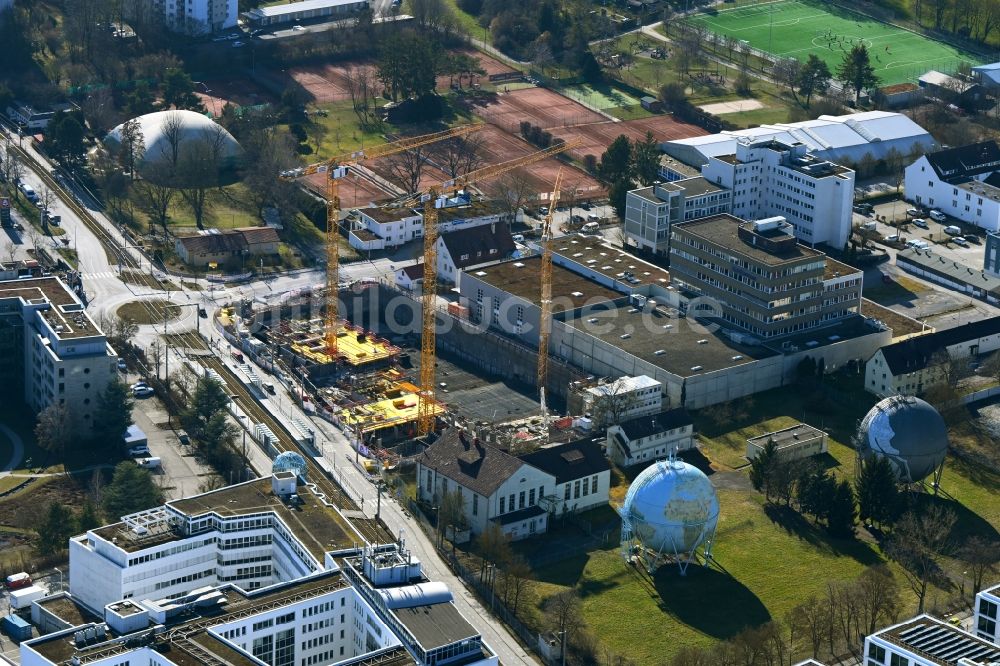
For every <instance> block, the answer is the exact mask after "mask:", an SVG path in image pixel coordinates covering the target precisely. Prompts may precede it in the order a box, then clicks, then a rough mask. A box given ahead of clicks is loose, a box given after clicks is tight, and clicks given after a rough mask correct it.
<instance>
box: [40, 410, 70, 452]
mask: <svg viewBox="0 0 1000 666" xmlns="http://www.w3.org/2000/svg"><path fill="white" fill-rule="evenodd" d="M72 436H73V431H72V426H71V424H70V418H69V410H68V409H67V408H66V405H63V404H61V403H55V402H54V403H52V404H51V405H49V406H48V407H46V408H45V409H43V410H42V411H40V412H38V421H37V423H36V424H35V439H36V440H37V441H38V446H40V447H41V448H43V449H44V450H46V451H48V452H49V453H53V454H56V455H59V454H61V453H62V452H63V451H64V450H65V449H66V447H67V446H68V445H69V443H70V439H71V438H72Z"/></svg>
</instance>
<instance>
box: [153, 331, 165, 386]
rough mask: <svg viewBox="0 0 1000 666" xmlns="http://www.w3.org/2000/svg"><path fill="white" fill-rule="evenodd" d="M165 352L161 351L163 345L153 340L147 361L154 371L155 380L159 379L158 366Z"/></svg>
mask: <svg viewBox="0 0 1000 666" xmlns="http://www.w3.org/2000/svg"><path fill="white" fill-rule="evenodd" d="M164 352H165V350H164V349H163V344H161V343H160V341H159V340H153V344H151V345H150V346H149V360H150V362H151V363H152V364H153V369H154V370H155V371H156V378H157V379H159V378H160V365H161V364H162V363H163V355H164Z"/></svg>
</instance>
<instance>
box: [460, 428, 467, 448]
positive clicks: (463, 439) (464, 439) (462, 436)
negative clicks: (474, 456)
mask: <svg viewBox="0 0 1000 666" xmlns="http://www.w3.org/2000/svg"><path fill="white" fill-rule="evenodd" d="M458 440H459V441H460V442H462V448H464V449H465V450H466V451H468V450H469V439H468V437H466V436H465V429H464V428H463V429H462V430H459V431H458Z"/></svg>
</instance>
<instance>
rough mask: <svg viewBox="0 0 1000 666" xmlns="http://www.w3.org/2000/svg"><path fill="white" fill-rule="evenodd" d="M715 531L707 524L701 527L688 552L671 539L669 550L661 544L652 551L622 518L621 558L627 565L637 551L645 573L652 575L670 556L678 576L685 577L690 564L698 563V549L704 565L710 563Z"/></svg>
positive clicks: (667, 561) (665, 545)
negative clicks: (679, 547)
mask: <svg viewBox="0 0 1000 666" xmlns="http://www.w3.org/2000/svg"><path fill="white" fill-rule="evenodd" d="M715 529H716V528H715V527H712V528H711V529H709V525H708V524H705V525H703V526H702V528H701V534H699V535H698V539H697V540H696V541H695V542H694V545H693V546H692V547H691V549H690V550H686V551H682V550H679V549H678V548H677V544H676V543H675V542H674V541H673V539H671V540H670V548H669V549H668V548H667V544H663V546H662V547H661V548H659V549H653V548H649V547H648V546H646V545H645V544H644V543H643V542H642V539H641V538H639V537H638V536H636V534H635V533H634V532H633V531H632V525H631V523H630V521H629V520H628V518H626V517H625V516H622V536H621V550H622V558H623V559H624V560H625V562H626V563H629V562H631V561H632V557H633V556H636V555H637V553H636V552H634V551H638V556H639V557H640V558H641V559H642V561H643V564H644V565H645V568H646V573H648V574H650V575H653V574H654V573H656V571H657V570H658V569H659V568H660V567H662V566H663V565H664V564H667V563H669V561H670V559H671V557H670V556H671V554H672V556H673V557H672V559H673V561H674V562H676V563H677V568H678V570H679V571H680V574H681V575H682V576H686V575H687V570H688V567H689V566H690V565H691V563H692V562H696V563H698V562H699V557H698V550H699V549H701V559H703V560H704V563H705V564H706V565H707V564H708V563H709V562H711V561H712V544H713V542H714V541H715Z"/></svg>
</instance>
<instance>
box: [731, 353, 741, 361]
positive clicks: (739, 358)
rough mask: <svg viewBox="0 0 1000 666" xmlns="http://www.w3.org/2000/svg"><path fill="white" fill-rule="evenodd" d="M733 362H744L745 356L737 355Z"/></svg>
mask: <svg viewBox="0 0 1000 666" xmlns="http://www.w3.org/2000/svg"><path fill="white" fill-rule="evenodd" d="M733 360H734V361H742V360H743V355H742V354H737V355H736V356H734V357H733Z"/></svg>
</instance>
